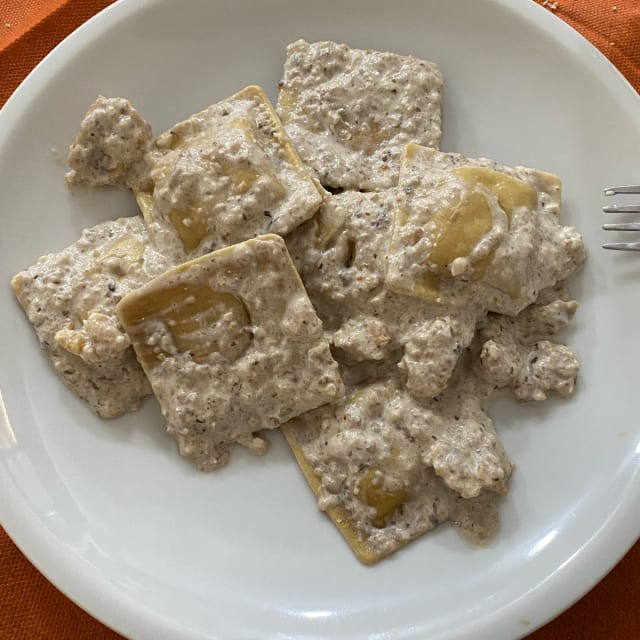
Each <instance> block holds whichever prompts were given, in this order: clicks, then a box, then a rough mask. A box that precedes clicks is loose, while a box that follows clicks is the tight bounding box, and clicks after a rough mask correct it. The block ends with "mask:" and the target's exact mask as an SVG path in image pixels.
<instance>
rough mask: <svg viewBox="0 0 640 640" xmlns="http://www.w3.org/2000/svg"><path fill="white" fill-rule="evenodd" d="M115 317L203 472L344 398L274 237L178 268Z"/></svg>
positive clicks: (185, 450)
mask: <svg viewBox="0 0 640 640" xmlns="http://www.w3.org/2000/svg"><path fill="white" fill-rule="evenodd" d="M117 312H118V316H119V317H120V320H121V321H122V324H123V326H124V327H125V329H126V330H127V333H128V334H129V336H130V337H131V342H132V344H133V346H134V348H135V350H136V353H137V355H138V359H139V361H140V363H141V364H142V366H143V368H144V370H145V371H146V373H147V375H148V377H149V380H150V382H151V386H152V388H153V391H154V393H155V395H156V397H157V398H158V401H159V402H160V406H161V408H162V412H163V414H164V416H165V418H166V421H167V430H168V431H169V433H171V434H172V435H173V436H174V437H175V438H176V440H177V442H178V445H179V448H180V453H181V454H182V455H183V456H185V457H188V458H191V459H193V460H194V461H195V462H196V464H197V465H198V466H199V467H200V468H201V469H205V470H206V469H213V468H215V467H219V466H221V465H223V464H225V463H226V461H227V459H228V447H229V445H230V444H231V443H234V442H236V443H239V444H242V445H244V446H246V447H248V448H250V449H251V450H253V451H254V452H256V453H263V452H264V451H265V450H266V442H265V441H264V440H262V439H261V438H260V437H258V436H257V435H255V434H256V432H258V431H260V430H261V429H273V428H275V427H278V426H279V425H280V424H281V423H283V422H286V421H287V420H290V419H291V418H293V417H294V416H297V415H298V414H300V413H303V412H305V411H309V410H311V409H314V408H316V407H318V406H320V405H322V404H324V403H326V402H332V401H335V400H337V399H339V398H340V397H341V395H342V394H343V384H342V379H341V377H340V374H339V372H338V365H337V364H336V362H335V361H334V360H333V358H332V356H331V352H330V350H329V345H328V343H327V342H326V341H325V339H324V335H323V329H322V323H321V322H320V320H319V319H318V316H317V315H316V313H315V311H314V309H313V306H312V305H311V302H309V298H308V297H307V294H306V291H305V290H304V287H303V285H302V282H301V281H300V277H299V276H298V273H297V272H296V270H295V267H294V266H293V263H292V262H291V258H290V257H289V254H288V252H287V249H286V246H285V244H284V241H283V240H282V238H280V236H276V235H272V234H269V235H265V236H261V237H259V238H256V239H252V240H247V241H245V242H243V243H240V244H236V245H233V246H230V247H227V248H225V249H220V250H218V251H215V252H213V253H211V254H208V255H206V256H202V257H200V258H197V259H195V260H192V261H190V262H187V263H185V264H182V265H180V266H177V267H174V268H173V269H171V270H169V271H167V272H166V273H164V274H163V275H161V276H160V277H159V278H156V279H155V280H153V281H151V282H149V283H148V284H147V285H145V286H144V287H142V288H140V289H138V290H137V291H135V292H132V293H131V294H130V295H128V296H127V297H126V298H124V299H123V300H122V301H121V302H120V304H119V305H118V308H117Z"/></svg>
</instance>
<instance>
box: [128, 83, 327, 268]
mask: <svg viewBox="0 0 640 640" xmlns="http://www.w3.org/2000/svg"><path fill="white" fill-rule="evenodd" d="M147 161H148V164H149V167H150V178H151V186H150V188H149V189H142V190H138V191H137V193H136V197H137V200H138V204H139V205H140V208H141V209H142V212H143V215H144V218H145V220H146V221H147V224H148V226H149V232H150V234H151V238H152V240H153V242H154V243H155V245H156V246H157V247H158V249H159V250H161V251H162V252H164V253H165V254H166V255H167V256H169V257H171V258H172V259H173V261H174V262H175V263H179V262H184V261H185V260H188V259H192V258H195V257H198V256H201V255H204V254H206V253H209V252H210V251H212V250H215V249H220V248H222V247H224V246H227V245H230V244H234V243H237V242H241V241H243V240H246V239H248V238H252V237H255V236H257V235H260V234H264V233H267V232H269V233H276V234H285V233H287V232H289V231H291V230H293V229H294V228H295V227H296V226H298V225H299V224H301V223H302V222H304V221H305V220H307V219H308V218H310V217H311V216H312V215H313V214H314V213H315V212H316V210H317V209H318V206H319V205H320V202H321V199H322V198H321V195H320V192H319V190H318V188H317V187H316V185H315V183H314V182H313V180H312V179H311V177H310V176H309V174H308V172H307V170H306V169H305V167H304V166H303V165H302V163H301V162H300V159H299V158H298V155H297V153H296V151H295V149H294V148H293V146H292V145H291V143H290V141H289V138H288V136H287V134H286V133H285V131H284V129H283V127H282V125H281V123H280V121H279V119H278V117H277V115H276V113H275V111H274V110H273V107H272V106H271V104H270V102H269V100H268V98H267V96H266V95H265V93H264V91H263V90H262V89H260V88H259V87H255V86H250V87H247V88H245V89H243V90H242V91H239V92H238V93H236V94H235V95H233V96H231V97H230V98H227V99H226V100H222V101H221V102H218V103H216V104H214V105H211V106H210V107H207V108H206V109H204V110H203V111H201V112H199V113H196V114H195V115H193V116H191V117H190V118H188V119H186V120H184V121H183V122H180V123H178V124H176V125H175V126H174V127H172V128H171V129H170V130H169V131H167V132H166V133H164V134H162V135H160V136H158V137H157V138H156V139H155V141H154V143H153V145H152V146H151V150H150V152H149V153H148V155H147Z"/></svg>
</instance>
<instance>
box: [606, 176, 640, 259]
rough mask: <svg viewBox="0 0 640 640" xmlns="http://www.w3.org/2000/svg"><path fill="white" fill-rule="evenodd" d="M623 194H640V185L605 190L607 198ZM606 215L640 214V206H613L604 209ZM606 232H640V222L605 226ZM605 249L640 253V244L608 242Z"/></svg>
mask: <svg viewBox="0 0 640 640" xmlns="http://www.w3.org/2000/svg"><path fill="white" fill-rule="evenodd" d="M621 193H627V194H628V193H638V194H640V185H631V186H627V187H608V188H607V189H605V190H604V195H605V196H615V195H619V194H621ZM602 210H603V211H604V212H605V213H640V204H630V205H625V206H620V205H617V204H612V205H609V206H606V207H602ZM602 228H603V229H604V230H605V231H640V222H620V223H613V224H603V225H602ZM602 248H603V249H614V250H616V251H640V242H607V243H605V244H603V245H602Z"/></svg>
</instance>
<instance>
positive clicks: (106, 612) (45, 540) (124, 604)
mask: <svg viewBox="0 0 640 640" xmlns="http://www.w3.org/2000/svg"><path fill="white" fill-rule="evenodd" d="M164 1H165V2H167V1H170V0H164ZM306 1H309V0H306ZM484 1H485V2H487V3H488V4H493V5H496V6H498V7H499V8H501V9H503V10H505V11H508V12H511V13H514V14H516V15H517V16H519V17H521V18H522V19H524V20H525V21H527V22H532V23H533V24H534V25H537V26H538V27H540V28H542V29H543V30H544V32H545V33H546V34H548V35H549V36H551V37H553V38H554V40H556V41H558V42H560V40H561V39H562V40H563V44H564V45H565V46H566V47H568V48H576V49H580V50H581V51H583V52H584V54H585V55H587V54H588V55H589V56H590V57H591V58H592V59H593V60H594V61H597V63H598V64H599V65H601V66H602V67H603V69H606V72H605V73H603V77H602V78H601V80H602V81H603V82H606V83H611V84H610V85H609V86H613V85H614V84H615V85H617V86H618V89H617V90H618V91H624V92H627V93H628V94H629V95H628V96H627V98H626V99H628V100H635V102H636V104H637V106H638V107H640V96H639V95H638V93H637V92H636V91H635V89H634V88H633V86H632V85H631V84H630V83H629V81H628V80H627V79H626V78H625V77H624V76H623V75H622V73H621V72H620V71H619V70H618V69H617V68H616V67H615V66H614V65H613V63H612V62H611V61H610V60H609V59H608V58H607V57H606V56H605V55H604V54H603V53H601V52H600V51H599V50H598V49H597V48H596V47H595V46H594V45H592V44H591V43H590V42H589V41H588V40H587V39H586V38H585V37H584V36H582V35H581V34H580V33H579V32H578V31H577V30H576V29H574V28H573V27H572V26H571V25H569V24H568V23H566V22H565V21H564V20H562V19H560V18H559V17H558V16H556V15H554V14H553V13H552V12H550V11H548V10H547V9H545V8H543V7H542V6H540V5H539V4H537V3H536V2H534V1H533V0H518V2H513V0H484ZM154 4H156V2H155V0H137V1H136V0H117V1H116V2H115V3H113V4H111V5H109V6H108V7H106V8H104V9H103V10H101V11H100V12H99V13H97V14H96V15H94V16H93V17H92V18H90V19H89V20H88V21H87V22H85V23H84V24H82V25H81V26H80V27H78V28H77V29H76V30H75V31H74V32H73V33H71V34H70V35H69V36H67V37H66V38H65V39H64V40H63V41H61V42H60V43H59V44H58V45H57V46H56V47H55V48H54V49H53V50H52V51H51V52H49V53H48V54H47V55H46V56H45V57H44V58H43V59H42V61H41V62H40V63H39V64H38V65H37V66H36V67H35V68H34V69H33V70H32V71H31V72H30V73H29V74H28V76H27V77H26V78H25V79H24V80H23V82H22V83H21V84H20V86H19V87H18V88H17V89H16V91H15V92H14V93H13V94H12V95H11V96H10V98H9V100H8V101H7V102H6V103H5V105H4V106H3V107H2V109H1V110H0V124H6V125H7V126H3V127H0V148H1V147H2V146H3V145H4V142H5V140H7V139H8V138H9V136H10V135H11V130H12V127H11V124H12V123H14V122H16V121H18V120H19V117H20V114H21V112H22V111H23V109H24V107H26V106H28V105H29V104H30V102H31V95H32V92H34V91H36V90H42V89H43V88H44V86H45V85H46V82H47V81H51V79H52V78H53V77H54V76H55V70H56V67H57V66H59V65H63V64H64V63H65V62H66V61H67V60H69V59H70V58H71V57H72V56H73V55H74V52H75V51H76V50H77V49H78V48H82V47H84V46H86V45H88V44H89V43H90V42H91V40H92V39H93V38H95V37H97V36H100V35H103V34H105V33H107V32H108V31H109V30H111V29H112V28H114V25H116V24H117V23H119V22H120V21H123V20H126V19H127V18H128V17H130V16H132V15H134V14H137V13H143V12H146V11H148V10H151V7H152V5H154ZM612 72H613V73H612ZM3 130H4V132H3ZM2 408H3V402H2V395H1V393H0V409H2ZM0 413H1V412H0ZM636 454H637V455H636V457H637V458H638V459H640V451H636ZM3 478H4V479H5V480H6V474H4V473H3V472H2V468H1V467H0V479H3ZM627 494H628V495H627ZM638 501H640V465H636V467H635V469H634V470H633V472H632V473H631V476H630V478H629V482H628V483H627V485H626V494H625V495H623V499H621V500H619V501H618V503H617V506H616V509H615V510H614V511H613V512H612V514H611V516H610V517H609V518H608V519H607V520H605V521H604V522H603V523H601V525H600V526H599V527H598V528H597V530H596V531H595V532H594V533H593V535H592V536H591V537H590V538H589V540H588V542H587V543H585V544H583V545H582V546H580V547H578V548H577V549H576V550H575V551H574V553H573V554H572V555H571V556H570V557H569V558H567V559H566V560H565V561H564V562H563V563H562V564H561V565H560V566H559V567H558V568H557V570H556V571H554V572H553V573H552V574H551V575H550V576H549V578H548V580H549V583H550V584H548V585H542V584H538V585H536V586H535V587H534V588H532V589H530V590H529V591H528V592H526V593H525V594H524V596H522V597H520V598H519V599H516V600H513V601H510V602H508V603H507V604H505V605H504V606H503V607H501V608H499V609H496V610H492V611H490V612H488V613H487V612H484V613H483V616H482V618H481V620H479V621H478V624H476V625H474V626H473V628H472V627H471V625H470V624H469V625H467V627H459V628H457V629H456V633H455V636H447V637H448V638H454V637H455V638H460V639H462V638H465V637H473V638H474V640H482V639H484V638H486V639H487V640H499V639H504V640H507V638H509V640H516V638H521V637H524V636H525V635H528V634H530V633H532V632H533V631H534V630H535V629H537V628H539V627H541V626H543V625H544V624H546V623H547V622H549V621H550V620H552V619H553V618H555V617H556V616H558V615H560V614H561V613H563V612H564V611H565V610H566V609H568V608H569V607H571V606H572V605H573V604H574V603H575V602H576V601H577V600H579V599H580V598H581V597H583V596H584V595H585V594H586V593H587V592H588V591H589V590H591V589H592V588H593V586H595V585H596V584H597V583H598V582H599V581H600V580H601V579H602V578H603V577H604V576H605V575H606V574H607V573H608V572H609V571H610V570H611V569H612V568H613V567H614V566H615V565H616V564H617V563H618V562H619V560H620V559H621V558H622V557H623V556H624V555H625V553H626V552H627V551H628V550H629V549H630V548H631V547H632V546H633V544H634V543H635V542H636V541H637V540H638V538H640V510H638V509H636V508H635V504H637V503H638ZM0 514H1V515H2V526H3V527H4V529H5V531H6V533H7V534H8V535H9V537H10V538H11V539H12V540H13V542H14V544H16V546H17V547H18V548H19V549H20V551H21V552H22V553H23V554H24V555H25V556H26V557H27V558H28V559H29V561H30V562H32V564H34V566H35V567H36V568H37V569H38V571H40V572H41V573H42V574H43V575H44V576H45V577H46V578H47V580H48V581H49V582H51V583H52V584H53V585H54V586H55V587H56V588H57V589H58V590H60V591H61V592H62V593H64V594H65V595H66V596H67V597H68V598H69V599H70V600H72V601H73V602H74V603H75V604H76V605H78V606H79V607H81V608H82V609H84V610H85V611H87V612H88V613H89V614H90V615H91V616H92V617H94V618H95V619H97V620H98V621H100V622H101V623H103V624H105V625H107V626H108V627H110V628H111V629H113V630H115V631H117V632H118V633H120V634H122V635H125V636H127V637H131V638H135V639H136V640H138V639H142V638H154V639H158V640H162V639H163V638H167V639H169V638H178V637H184V638H187V637H188V638H191V639H193V640H196V639H198V640H199V639H201V638H202V639H203V640H204V639H205V638H208V639H209V640H211V639H213V638H215V637H219V636H218V635H215V636H214V635H211V634H209V633H207V634H206V635H205V634H202V633H200V632H196V631H194V630H193V629H185V628H184V627H183V626H182V625H178V624H176V623H175V622H174V621H172V620H170V619H168V618H164V617H162V616H160V615H158V614H157V613H156V612H155V611H153V610H151V609H149V608H148V607H146V606H143V605H141V604H137V603H133V602H132V601H130V600H128V599H127V598H126V597H124V596H123V594H122V593H121V592H120V591H119V590H117V589H116V588H114V587H113V585H111V584H109V583H108V581H106V580H104V579H103V580H100V574H99V572H98V571H97V570H96V569H95V568H92V566H91V565H90V563H88V562H87V561H86V560H84V559H83V558H82V557H80V556H78V555H77V554H75V553H73V552H72V551H71V550H70V549H69V548H67V547H66V546H65V545H64V544H62V543H61V542H60V540H58V538H57V537H56V536H55V535H54V534H53V533H52V532H51V531H49V530H48V529H47V528H46V527H44V526H43V525H42V523H41V522H40V520H39V519H38V518H37V517H36V515H35V514H33V513H31V512H30V511H29V509H28V508H26V507H25V505H24V504H23V503H21V500H20V495H19V491H18V487H17V486H16V485H14V484H13V483H12V482H2V483H0ZM611 549H615V550H616V551H615V552H614V553H605V550H611ZM543 587H544V588H543ZM557 600H561V602H562V604H561V605H560V606H558V605H557V602H556V601H557ZM525 602H526V606H527V609H526V611H527V621H528V622H529V624H528V625H526V626H523V628H522V630H521V634H516V635H515V636H514V635H513V634H512V633H511V631H510V629H506V628H505V629H504V632H505V633H508V634H509V635H500V633H501V632H500V631H499V625H500V624H501V623H504V617H505V615H507V614H508V615H509V616H510V617H512V618H515V619H521V618H522V617H523V616H525V610H524V608H523V607H524V604H525ZM532 609H533V610H534V611H535V616H531V610H532ZM414 630H415V631H416V632H417V633H420V632H421V630H420V629H416V628H415V627H414ZM214 633H216V632H215V631H214ZM469 633H473V636H471V635H469V636H467V634H469ZM300 637H302V636H300ZM304 637H307V638H311V637H312V636H311V635H308V636H304ZM436 637H441V636H436ZM434 638H435V637H434Z"/></svg>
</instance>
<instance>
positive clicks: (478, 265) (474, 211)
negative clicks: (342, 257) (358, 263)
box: [386, 144, 585, 315]
mask: <svg viewBox="0 0 640 640" xmlns="http://www.w3.org/2000/svg"><path fill="white" fill-rule="evenodd" d="M398 193H399V201H398V206H397V210H396V215H395V217H394V228H393V237H392V241H391V245H390V247H389V255H388V257H387V274H386V285H387V287H388V288H389V289H391V290H392V291H395V292H396V293H402V294H404V295H408V296H414V297H418V298H421V299H424V300H426V301H429V302H435V303H437V304H440V305H451V306H456V305H458V306H459V305H468V304H469V303H470V302H473V301H481V302H480V303H481V304H483V305H484V307H485V309H486V310H488V311H494V312H497V313H504V314H507V315H516V314H517V313H518V312H519V311H521V310H522V309H524V308H525V307H526V306H527V305H528V304H531V303H532V302H533V301H534V300H535V299H536V298H537V296H538V293H539V292H540V291H541V290H542V289H545V288H548V287H552V286H554V285H555V284H556V283H558V282H560V281H563V280H565V279H566V278H568V277H569V276H570V275H571V274H572V273H574V272H575V271H576V269H577V268H578V267H579V266H580V265H581V264H582V262H583V261H584V258H585V252H584V244H583V242H582V238H581V237H580V234H579V233H578V232H577V231H576V229H575V228H574V227H568V226H562V225H561V224H560V222H559V219H558V216H559V210H560V181H559V179H558V178H557V177H556V176H554V175H552V174H549V173H545V172H542V171H537V170H535V169H528V168H525V167H514V168H511V167H505V166H503V165H499V164H498V163H496V162H493V161H491V160H488V159H486V158H480V159H472V158H467V157H465V156H462V155H460V154H453V153H440V152H437V151H434V150H432V149H429V148H426V147H422V146H419V145H415V144H409V145H407V147H406V149H405V152H404V155H403V164H402V169H401V172H400V183H399V191H398Z"/></svg>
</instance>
